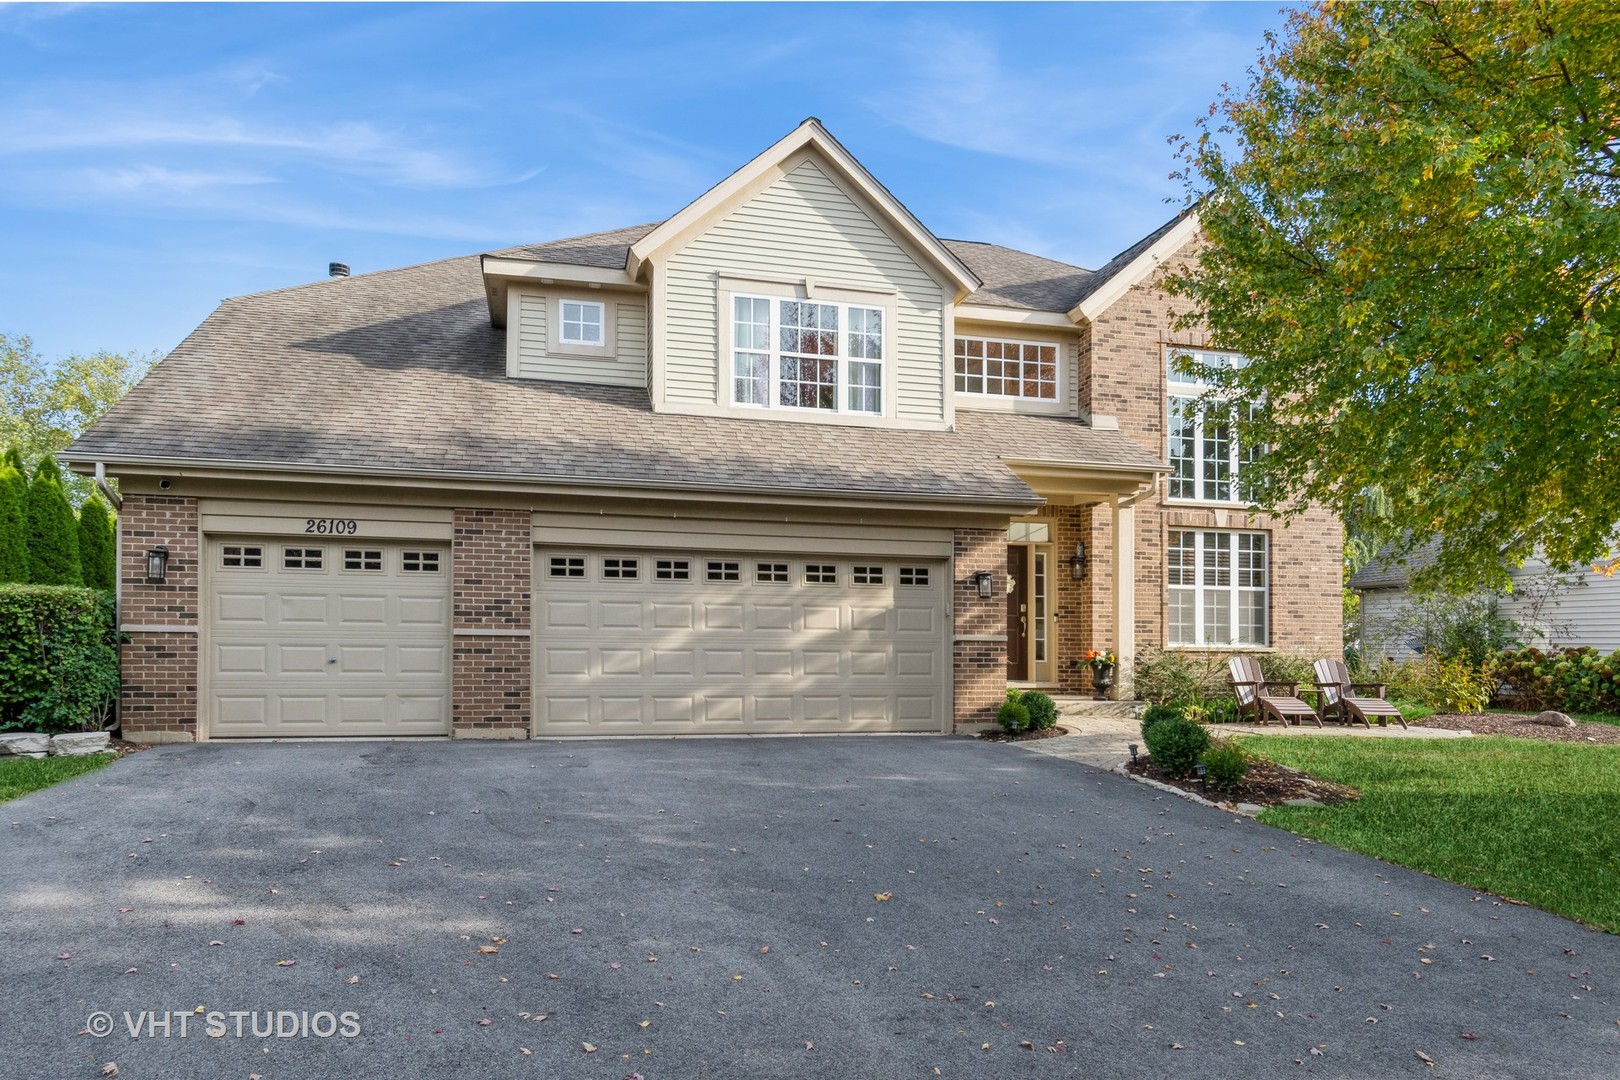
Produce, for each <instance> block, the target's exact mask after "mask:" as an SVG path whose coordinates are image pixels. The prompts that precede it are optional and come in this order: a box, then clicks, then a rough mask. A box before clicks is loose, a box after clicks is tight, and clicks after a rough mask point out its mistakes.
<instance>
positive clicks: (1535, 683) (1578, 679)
mask: <svg viewBox="0 0 1620 1080" xmlns="http://www.w3.org/2000/svg"><path fill="white" fill-rule="evenodd" d="M1491 670H1492V673H1493V675H1494V676H1495V678H1496V680H1497V682H1498V684H1499V686H1501V687H1505V688H1506V689H1507V690H1508V691H1509V693H1508V695H1506V696H1505V697H1504V698H1503V702H1504V704H1509V705H1512V706H1513V707H1514V708H1519V709H1526V710H1529V711H1532V712H1539V711H1541V710H1542V709H1558V710H1560V711H1563V712H1607V713H1620V652H1615V653H1613V654H1612V655H1610V656H1604V655H1603V654H1602V653H1600V652H1598V651H1597V650H1596V649H1593V648H1590V647H1582V648H1578V649H1554V650H1552V651H1550V652H1542V651H1541V650H1540V649H1509V650H1507V651H1505V652H1503V653H1502V654H1501V655H1500V656H1498V657H1497V658H1496V660H1495V661H1494V663H1493V664H1492V667H1491Z"/></svg>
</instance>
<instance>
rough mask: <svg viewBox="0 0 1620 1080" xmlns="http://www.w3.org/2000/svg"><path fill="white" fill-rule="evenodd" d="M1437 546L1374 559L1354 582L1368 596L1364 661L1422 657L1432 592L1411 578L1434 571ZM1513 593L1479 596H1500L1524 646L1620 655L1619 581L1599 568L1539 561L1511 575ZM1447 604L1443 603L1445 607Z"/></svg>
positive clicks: (1499, 610)
mask: <svg viewBox="0 0 1620 1080" xmlns="http://www.w3.org/2000/svg"><path fill="white" fill-rule="evenodd" d="M1435 552H1436V545H1435V544H1428V545H1425V546H1423V547H1420V548H1418V549H1417V550H1415V551H1413V552H1412V553H1411V554H1410V555H1409V556H1408V557H1407V558H1406V559H1405V560H1404V562H1403V561H1397V560H1395V559H1392V558H1389V557H1380V558H1378V559H1374V560H1373V561H1372V562H1370V563H1368V564H1367V565H1366V566H1364V567H1362V568H1361V569H1360V570H1358V571H1357V572H1356V573H1355V574H1353V575H1351V577H1350V588H1351V589H1353V590H1355V592H1356V593H1357V594H1358V595H1359V596H1360V597H1361V634H1360V637H1361V643H1362V648H1363V651H1364V653H1365V655H1367V656H1369V657H1374V656H1377V657H1386V658H1389V659H1393V660H1408V659H1411V658H1412V657H1414V656H1416V655H1417V654H1418V651H1419V649H1420V647H1421V644H1422V642H1421V638H1422V633H1423V627H1424V625H1425V624H1426V623H1427V622H1430V621H1432V619H1425V618H1423V617H1422V615H1421V612H1422V610H1423V609H1424V606H1425V605H1426V604H1433V603H1435V601H1434V600H1433V599H1432V597H1433V594H1431V593H1423V592H1418V591H1415V590H1414V589H1413V588H1412V587H1411V579H1412V575H1413V574H1415V573H1416V572H1417V571H1419V570H1423V569H1426V568H1428V567H1430V566H1433V565H1434V561H1435ZM1509 575H1510V576H1511V577H1512V579H1513V587H1512V590H1511V591H1508V592H1502V593H1494V594H1493V593H1483V592H1482V593H1475V594H1472V596H1471V597H1470V599H1473V600H1477V601H1480V602H1481V603H1483V602H1484V601H1486V600H1489V599H1491V598H1493V597H1494V599H1495V601H1496V614H1497V615H1498V616H1500V617H1501V618H1503V619H1506V620H1508V621H1510V622H1512V623H1514V624H1515V625H1516V626H1517V627H1518V633H1519V637H1520V638H1521V640H1522V642H1523V644H1525V645H1527V646H1528V645H1533V646H1536V647H1537V648H1542V649H1550V648H1575V647H1579V646H1583V645H1590V646H1592V647H1593V648H1595V649H1598V650H1599V651H1601V652H1613V651H1615V650H1616V649H1620V575H1608V576H1606V575H1604V574H1601V573H1599V572H1597V571H1596V570H1593V569H1587V570H1576V571H1572V572H1563V573H1560V572H1558V571H1555V570H1553V569H1551V568H1550V567H1549V566H1548V565H1547V564H1546V563H1545V562H1543V561H1541V560H1540V559H1529V560H1527V561H1526V562H1525V564H1524V565H1523V566H1521V567H1516V568H1513V569H1511V570H1509ZM1442 606H1443V605H1442Z"/></svg>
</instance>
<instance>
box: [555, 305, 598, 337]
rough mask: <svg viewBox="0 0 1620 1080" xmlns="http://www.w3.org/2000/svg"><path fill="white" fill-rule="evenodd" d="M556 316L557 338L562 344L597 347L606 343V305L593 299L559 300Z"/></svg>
mask: <svg viewBox="0 0 1620 1080" xmlns="http://www.w3.org/2000/svg"><path fill="white" fill-rule="evenodd" d="M557 317H558V326H557V340H558V341H559V342H561V343H562V344H564V345H589V346H591V347H593V348H597V347H600V346H602V345H604V344H606V343H607V336H606V333H605V330H604V326H605V324H606V322H607V305H605V304H601V303H598V302H596V301H594V300H560V301H558V303H557Z"/></svg>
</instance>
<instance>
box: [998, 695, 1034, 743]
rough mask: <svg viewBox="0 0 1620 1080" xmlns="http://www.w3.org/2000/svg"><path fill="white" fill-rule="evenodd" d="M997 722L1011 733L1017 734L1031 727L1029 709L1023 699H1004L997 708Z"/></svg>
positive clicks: (1003, 729) (1002, 728)
mask: <svg viewBox="0 0 1620 1080" xmlns="http://www.w3.org/2000/svg"><path fill="white" fill-rule="evenodd" d="M996 723H998V724H1000V725H1001V730H1002V731H1005V732H1006V733H1007V734H1009V735H1017V734H1018V733H1019V732H1020V731H1023V730H1025V729H1026V728H1028V727H1029V710H1028V709H1026V708H1024V704H1023V702H1022V701H1012V700H1008V701H1003V702H1002V703H1001V708H999V709H997V710H996Z"/></svg>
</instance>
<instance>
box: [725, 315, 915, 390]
mask: <svg viewBox="0 0 1620 1080" xmlns="http://www.w3.org/2000/svg"><path fill="white" fill-rule="evenodd" d="M884 322H885V311H884V309H883V308H881V307H872V306H870V305H866V304H845V303H828V302H825V301H821V300H802V299H791V300H789V299H783V298H781V297H771V296H747V295H743V294H733V295H732V298H731V326H732V335H731V339H732V353H731V361H732V402H733V403H734V404H737V405H751V406H755V407H758V408H767V409H811V410H816V411H820V412H833V413H856V414H864V415H869V416H881V415H882V414H883V359H884V349H885V345H884Z"/></svg>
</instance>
